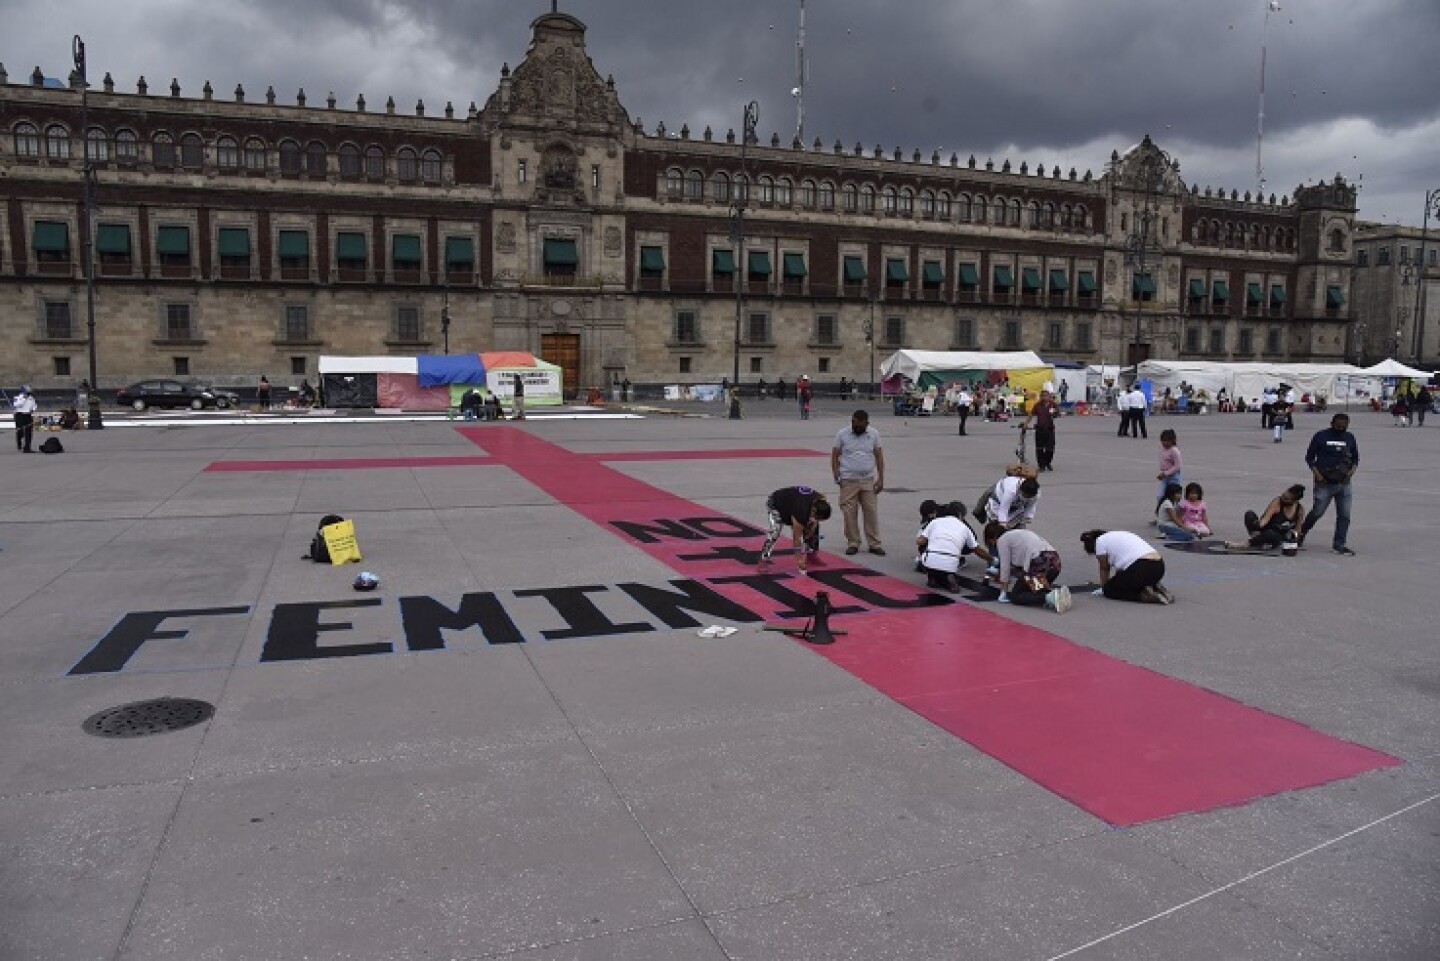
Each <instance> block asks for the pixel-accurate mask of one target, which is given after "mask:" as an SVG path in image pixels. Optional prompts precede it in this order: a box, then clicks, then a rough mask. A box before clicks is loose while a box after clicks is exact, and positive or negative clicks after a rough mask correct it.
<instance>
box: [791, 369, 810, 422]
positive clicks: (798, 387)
mask: <svg viewBox="0 0 1440 961" xmlns="http://www.w3.org/2000/svg"><path fill="white" fill-rule="evenodd" d="M814 394H815V392H814V390H812V389H811V387H810V378H809V377H801V378H800V380H799V382H797V383H796V384H795V398H796V400H798V401H799V402H800V419H801V420H809V419H810V398H811V397H813V396H814Z"/></svg>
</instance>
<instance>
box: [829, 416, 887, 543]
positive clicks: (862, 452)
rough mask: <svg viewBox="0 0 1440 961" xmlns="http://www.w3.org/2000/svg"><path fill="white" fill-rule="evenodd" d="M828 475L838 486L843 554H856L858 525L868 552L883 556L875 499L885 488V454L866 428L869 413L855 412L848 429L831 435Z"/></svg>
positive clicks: (877, 436) (876, 437) (868, 426)
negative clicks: (863, 530)
mask: <svg viewBox="0 0 1440 961" xmlns="http://www.w3.org/2000/svg"><path fill="white" fill-rule="evenodd" d="M830 472H831V473H832V474H833V475H834V476H835V483H836V484H837V485H839V487H840V512H841V514H842V515H843V516H844V518H845V553H846V554H857V553H859V551H860V524H859V521H858V518H857V514H859V515H862V516H863V518H864V523H865V541H866V544H867V545H868V546H869V549H870V553H872V554H879V555H882V556H883V555H884V553H885V548H884V547H883V546H881V543H880V518H879V511H878V510H877V509H876V497H877V495H879V494H880V492H881V491H883V490H884V489H885V451H884V449H883V448H882V447H881V444H880V434H879V433H878V432H877V431H876V430H875V428H873V427H871V426H870V414H869V413H868V412H866V411H863V410H857V411H856V412H855V413H854V414H852V415H851V417H850V426H849V427H848V428H844V429H842V430H840V431H839V432H838V433H836V435H835V445H834V447H832V448H831V450H830Z"/></svg>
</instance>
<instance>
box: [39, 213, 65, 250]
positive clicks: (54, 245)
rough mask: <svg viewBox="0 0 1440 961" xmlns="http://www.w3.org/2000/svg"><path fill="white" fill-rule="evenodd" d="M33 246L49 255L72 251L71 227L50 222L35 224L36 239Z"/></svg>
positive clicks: (40, 221)
mask: <svg viewBox="0 0 1440 961" xmlns="http://www.w3.org/2000/svg"><path fill="white" fill-rule="evenodd" d="M31 245H32V246H33V247H34V248H35V249H36V250H37V251H41V252H43V253H48V254H63V253H68V252H69V250H70V226H69V225H68V224H60V223H55V222H53V221H48V220H37V221H36V222H35V239H34V240H33V241H32V242H31Z"/></svg>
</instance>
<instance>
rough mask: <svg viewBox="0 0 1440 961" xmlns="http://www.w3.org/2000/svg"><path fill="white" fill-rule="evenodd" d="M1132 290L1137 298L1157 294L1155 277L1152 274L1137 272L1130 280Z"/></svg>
mask: <svg viewBox="0 0 1440 961" xmlns="http://www.w3.org/2000/svg"><path fill="white" fill-rule="evenodd" d="M1130 292H1131V294H1132V295H1133V296H1134V298H1135V299H1136V300H1145V299H1148V298H1150V297H1154V296H1155V278H1154V277H1153V276H1152V275H1150V274H1136V275H1135V276H1134V277H1132V278H1131V280H1130Z"/></svg>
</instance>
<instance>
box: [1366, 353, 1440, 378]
mask: <svg viewBox="0 0 1440 961" xmlns="http://www.w3.org/2000/svg"><path fill="white" fill-rule="evenodd" d="M1355 373H1356V376H1361V377H1409V378H1411V379H1413V380H1426V381H1428V380H1429V379H1430V378H1431V377H1433V376H1435V375H1434V372H1432V371H1428V370H1416V369H1415V368H1414V367H1406V366H1405V365H1404V364H1402V363H1400V361H1398V360H1394V359H1393V358H1387V359H1385V360H1382V361H1380V363H1378V364H1375V365H1374V366H1372V367H1363V368H1361V369H1360V370H1358V371H1356V372H1355Z"/></svg>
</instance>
